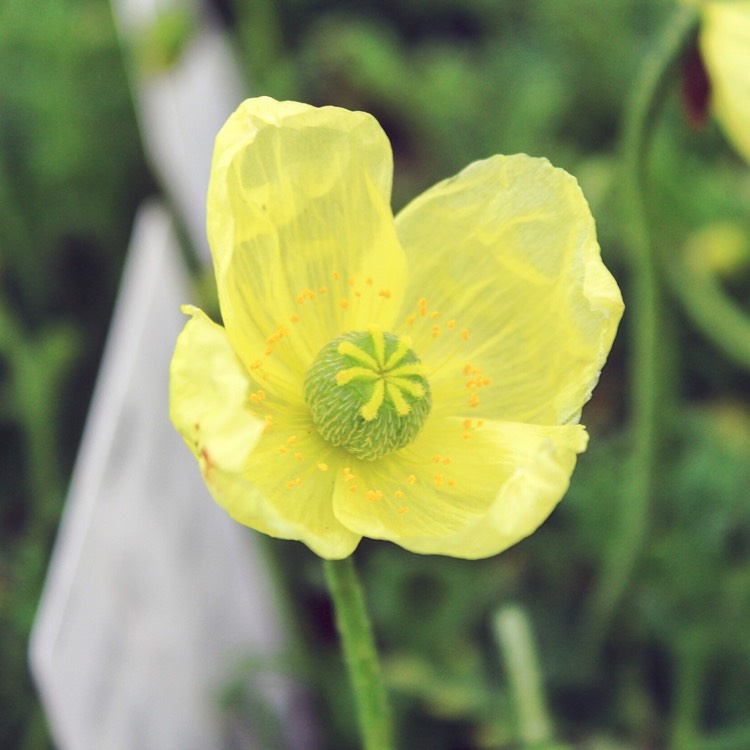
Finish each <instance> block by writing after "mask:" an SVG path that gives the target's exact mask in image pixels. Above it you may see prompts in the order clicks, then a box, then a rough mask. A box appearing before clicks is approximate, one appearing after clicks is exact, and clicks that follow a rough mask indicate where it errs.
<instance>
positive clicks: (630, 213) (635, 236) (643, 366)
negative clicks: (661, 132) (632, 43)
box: [587, 7, 697, 653]
mask: <svg viewBox="0 0 750 750" xmlns="http://www.w3.org/2000/svg"><path fill="white" fill-rule="evenodd" d="M696 23H697V12H696V10H695V9H694V8H688V7H683V8H679V9H678V10H676V11H675V13H674V16H673V17H672V18H670V19H669V20H668V22H667V24H666V30H665V33H664V36H663V38H662V40H661V42H660V43H659V44H658V45H657V46H656V48H655V49H654V51H653V53H652V54H651V55H650V56H649V57H648V58H647V59H646V60H645V61H644V64H643V68H642V70H641V73H640V76H639V78H638V80H637V82H636V86H635V89H634V92H633V98H632V99H631V101H630V104H629V106H628V107H627V109H626V113H625V121H624V132H623V168H624V169H623V204H624V208H625V222H624V226H625V228H626V231H627V232H628V235H627V236H626V238H625V239H626V242H627V244H628V246H629V248H630V252H631V265H632V288H631V295H630V296H631V299H632V303H631V304H630V305H629V317H630V325H631V331H632V342H631V346H632V353H631V361H632V369H631V388H632V407H631V408H632V412H631V414H632V416H631V419H632V431H633V451H632V456H631V461H630V470H629V472H628V479H627V484H626V486H625V488H624V493H623V494H624V496H623V498H622V502H621V504H620V509H619V510H620V517H619V519H618V522H617V527H616V528H615V531H614V534H613V537H612V539H611V541H610V544H609V545H608V547H607V556H606V558H605V559H604V562H603V565H602V573H601V577H600V579H599V583H598V588H597V590H596V591H595V592H594V594H593V596H592V599H591V602H590V606H591V611H590V612H589V613H588V617H587V627H589V628H590V632H589V633H588V638H589V639H590V647H591V649H592V653H596V652H597V651H598V649H599V647H600V646H601V643H602V640H603V638H604V637H605V635H606V633H607V631H608V629H609V626H610V623H611V622H612V618H613V616H614V614H615V611H616V609H617V606H618V604H619V603H620V601H621V599H622V596H623V594H624V593H625V590H626V588H627V585H628V583H629V581H630V578H631V576H632V573H633V571H634V569H635V567H636V564H637V562H638V560H639V558H640V554H641V551H642V548H643V545H644V541H645V538H646V533H647V528H648V516H649V509H650V505H651V498H652V495H653V492H654V476H655V467H656V458H657V448H658V445H659V429H658V428H659V416H660V404H661V402H662V394H661V391H660V382H661V381H662V380H663V379H662V378H661V373H660V367H659V361H660V354H661V352H660V344H659V340H660V339H659V334H660V331H661V330H662V321H661V304H662V300H661V297H662V295H661V289H660V285H659V280H658V277H657V258H656V254H655V252H654V250H653V248H652V246H651V238H650V233H649V226H648V219H647V210H646V200H645V193H646V190H645V182H646V180H645V177H646V175H645V172H646V170H645V166H646V157H647V154H648V146H649V141H650V136H651V133H652V130H653V125H654V123H655V121H656V117H657V115H658V114H659V107H660V105H661V104H662V103H663V102H664V100H665V99H666V93H667V89H668V87H669V85H670V84H671V83H672V80H673V73H674V70H675V68H676V67H677V65H678V63H679V61H680V59H681V56H682V53H683V51H684V49H685V47H686V46H687V44H688V43H689V42H690V41H691V40H692V38H693V36H694V33H695V27H696Z"/></svg>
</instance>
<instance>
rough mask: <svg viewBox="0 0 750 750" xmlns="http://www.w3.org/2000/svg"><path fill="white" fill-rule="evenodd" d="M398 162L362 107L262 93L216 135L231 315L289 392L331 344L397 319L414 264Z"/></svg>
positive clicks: (246, 346) (213, 231)
mask: <svg viewBox="0 0 750 750" xmlns="http://www.w3.org/2000/svg"><path fill="white" fill-rule="evenodd" d="M391 173H392V157H391V151H390V145H389V143H388V139H387V138H386V136H385V134H384V133H383V131H382V129H381V128H380V126H379V125H378V123H377V121H376V120H375V119H374V118H373V117H371V116H370V115H368V114H365V113H362V112H349V111H347V110H344V109H339V108H337V107H322V108H320V109H317V108H314V107H310V106H308V105H304V104H298V103H295V102H277V101H274V100H273V99H269V98H268V97H261V98H259V99H250V100H247V101H245V102H244V103H243V104H242V105H241V106H240V107H239V109H238V110H237V111H236V112H235V113H234V114H233V115H232V116H231V117H230V118H229V120H228V121H227V123H226V124H225V125H224V127H223V128H222V130H221V132H220V133H219V135H218V136H217V139H216V146H215V150H214V157H213V163H212V168H211V180H210V184H209V191H208V235H209V242H210V245H211V250H212V253H213V257H214V265H215V269H216V277H217V285H218V290H219V300H220V304H221V311H222V316H223V319H224V324H225V326H226V329H227V333H228V335H229V338H230V341H231V342H232V346H233V347H234V349H235V351H237V353H238V355H239V356H240V357H241V359H242V360H243V361H244V362H245V364H246V366H247V367H248V368H249V367H251V366H253V367H255V368H256V369H258V370H259V374H261V375H262V377H263V379H264V382H265V385H266V387H267V388H268V389H270V390H271V391H274V392H276V393H279V394H284V396H285V398H287V399H288V400H290V401H296V402H297V403H301V398H302V396H301V389H300V388H299V387H298V381H299V373H300V372H302V373H303V374H304V372H305V371H306V369H307V367H308V366H309V364H310V362H311V361H312V359H313V358H314V357H315V355H316V354H317V353H318V351H319V350H320V349H321V348H322V347H323V345H324V344H326V343H327V342H328V341H330V340H331V339H332V338H334V337H336V336H337V335H339V334H341V333H343V332H345V331H347V330H358V329H363V328H366V327H367V326H368V325H369V324H371V323H377V324H379V325H380V326H381V327H382V328H383V329H385V330H389V329H390V328H391V327H392V324H393V321H394V320H395V318H396V315H397V313H398V310H399V307H400V302H401V299H402V296H403V290H404V286H405V282H404V279H405V271H406V267H405V258H404V254H403V251H402V250H401V247H400V245H399V242H398V239H397V237H396V234H395V229H394V226H393V215H392V213H391V208H390V190H391Z"/></svg>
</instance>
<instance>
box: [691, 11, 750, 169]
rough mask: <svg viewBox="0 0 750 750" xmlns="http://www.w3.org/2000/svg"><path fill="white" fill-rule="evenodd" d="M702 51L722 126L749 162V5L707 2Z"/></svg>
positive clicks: (714, 103) (715, 106)
mask: <svg viewBox="0 0 750 750" xmlns="http://www.w3.org/2000/svg"><path fill="white" fill-rule="evenodd" d="M701 12H702V14H703V22H702V28H701V35H700V45H701V51H702V53H703V59H704V61H705V64H706V69H707V71H708V75H709V78H710V80H711V101H712V105H713V108H714V111H715V112H716V116H717V118H718V119H719V122H720V123H721V125H722V127H723V128H724V130H725V132H726V134H727V136H728V137H729V139H730V140H731V141H732V142H733V143H734V145H735V146H736V148H737V150H738V151H739V152H740V153H741V154H742V155H743V156H744V158H745V159H746V160H747V161H749V162H750V2H747V0H741V1H740V2H727V1H723V2H705V3H703V4H702V6H701Z"/></svg>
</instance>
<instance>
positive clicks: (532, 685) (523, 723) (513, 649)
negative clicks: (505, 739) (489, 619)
mask: <svg viewBox="0 0 750 750" xmlns="http://www.w3.org/2000/svg"><path fill="white" fill-rule="evenodd" d="M492 624H493V630H494V633H495V640H496V642H497V644H498V646H499V649H500V652H501V654H502V657H503V661H504V663H505V671H506V674H507V677H508V684H509V686H510V693H511V697H512V701H513V706H514V708H515V714H516V720H517V722H518V735H519V736H518V739H519V740H520V742H521V745H522V747H525V748H532V747H540V746H544V745H547V744H549V743H551V742H552V739H553V733H552V722H551V721H550V718H549V712H548V710H547V702H546V700H545V695H544V685H543V678H542V670H541V667H540V666H539V659H538V658H537V653H536V647H535V645H534V637H533V634H532V632H531V624H530V622H529V618H528V617H527V615H526V613H525V612H524V610H523V609H521V607H518V606H516V605H508V606H506V607H503V608H502V609H500V610H498V611H497V612H496V613H495V616H494V618H493V623H492Z"/></svg>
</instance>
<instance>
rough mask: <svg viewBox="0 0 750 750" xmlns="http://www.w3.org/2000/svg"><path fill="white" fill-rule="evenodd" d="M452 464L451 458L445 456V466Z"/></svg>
mask: <svg viewBox="0 0 750 750" xmlns="http://www.w3.org/2000/svg"><path fill="white" fill-rule="evenodd" d="M450 462H451V457H450V456H443V465H444V466H447V465H448V464H449V463H450Z"/></svg>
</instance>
